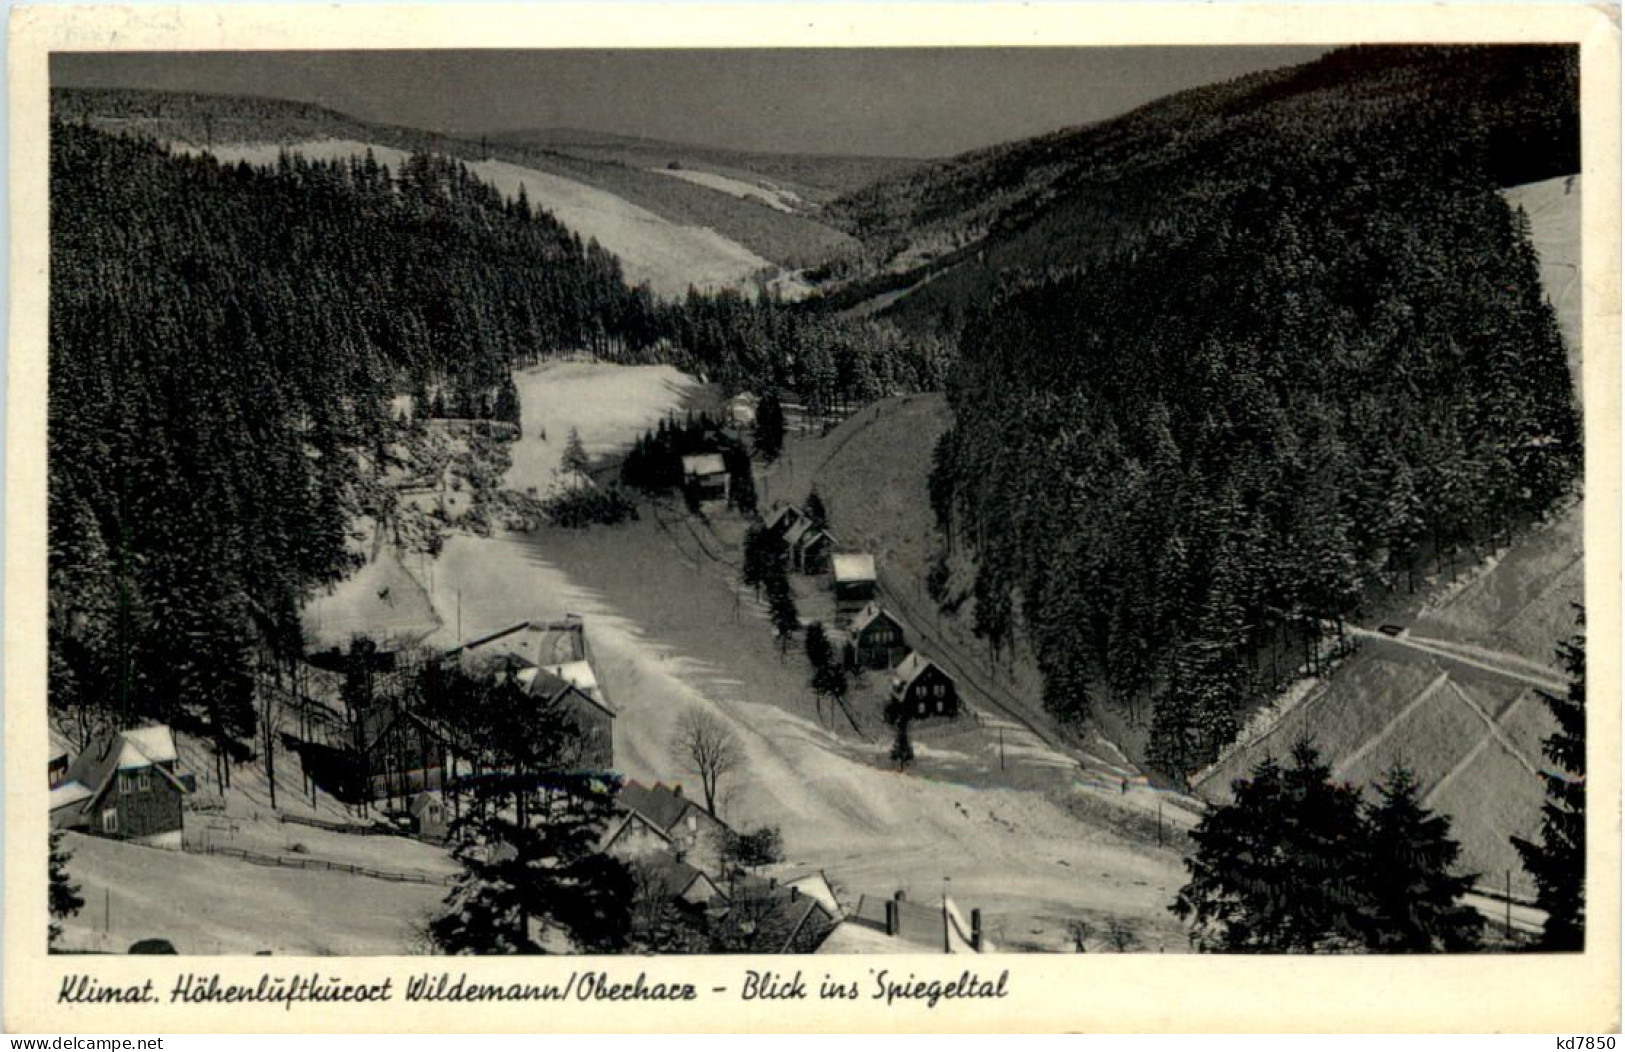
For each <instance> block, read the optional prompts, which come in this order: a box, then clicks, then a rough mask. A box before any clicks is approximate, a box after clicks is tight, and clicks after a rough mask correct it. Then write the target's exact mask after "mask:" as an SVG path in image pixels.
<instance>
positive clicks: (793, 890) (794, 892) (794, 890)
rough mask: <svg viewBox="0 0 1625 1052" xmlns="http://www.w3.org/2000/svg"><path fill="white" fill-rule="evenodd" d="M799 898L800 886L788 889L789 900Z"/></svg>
mask: <svg viewBox="0 0 1625 1052" xmlns="http://www.w3.org/2000/svg"><path fill="white" fill-rule="evenodd" d="M800 900H801V889H800V888H791V889H790V901H791V902H799V901H800Z"/></svg>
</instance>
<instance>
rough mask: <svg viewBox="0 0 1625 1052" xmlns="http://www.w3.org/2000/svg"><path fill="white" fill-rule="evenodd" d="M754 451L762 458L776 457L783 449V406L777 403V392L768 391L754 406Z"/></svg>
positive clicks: (770, 459) (772, 458)
mask: <svg viewBox="0 0 1625 1052" xmlns="http://www.w3.org/2000/svg"><path fill="white" fill-rule="evenodd" d="M754 441H756V452H759V454H762V459H764V460H769V462H773V460H777V459H778V454H780V452H783V449H785V406H783V405H780V403H778V395H777V393H772V392H769V393H767V395H765V397H764V398H762V400H760V402H759V403H757V406H756V439H754Z"/></svg>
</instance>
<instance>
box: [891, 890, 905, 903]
mask: <svg viewBox="0 0 1625 1052" xmlns="http://www.w3.org/2000/svg"><path fill="white" fill-rule="evenodd" d="M907 899H908V896H907V895H905V894H903V889H902V888H898V889H897V894H895V895H893V896H892V900H893V901H895V902H904V901H907Z"/></svg>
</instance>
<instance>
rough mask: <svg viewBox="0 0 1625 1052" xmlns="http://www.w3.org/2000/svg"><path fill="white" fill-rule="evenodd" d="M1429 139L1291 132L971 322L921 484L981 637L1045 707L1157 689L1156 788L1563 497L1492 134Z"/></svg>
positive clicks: (1576, 436) (1131, 701)
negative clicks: (1362, 627) (1036, 670)
mask: <svg viewBox="0 0 1625 1052" xmlns="http://www.w3.org/2000/svg"><path fill="white" fill-rule="evenodd" d="M1422 127H1424V124H1423V123H1422V122H1420V121H1413V120H1409V119H1407V118H1406V117H1405V115H1404V114H1403V113H1401V114H1397V115H1391V116H1390V119H1388V120H1386V121H1384V122H1364V121H1356V122H1350V123H1349V124H1348V125H1347V126H1343V127H1338V126H1336V125H1325V124H1310V123H1300V124H1292V123H1290V122H1286V121H1283V122H1282V123H1281V125H1280V127H1279V128H1277V129H1276V134H1277V135H1278V136H1279V139H1278V141H1277V142H1276V144H1275V145H1274V146H1273V147H1272V149H1271V150H1269V151H1268V152H1259V153H1257V154H1255V155H1254V156H1253V163H1252V164H1251V165H1250V166H1249V167H1248V168H1247V169H1245V170H1237V169H1229V170H1223V171H1215V172H1214V173H1213V174H1212V176H1211V177H1210V178H1206V179H1203V178H1195V177H1192V179H1191V183H1192V185H1190V187H1189V188H1188V189H1186V190H1184V191H1183V192H1182V193H1181V194H1180V195H1179V196H1178V197H1177V198H1176V199H1172V200H1169V201H1167V202H1165V210H1166V214H1168V215H1170V216H1174V217H1177V221H1169V222H1166V223H1163V224H1161V225H1160V226H1159V227H1158V228H1157V229H1155V230H1153V231H1151V232H1149V233H1147V234H1146V236H1144V237H1143V238H1142V239H1140V240H1139V241H1138V242H1137V243H1135V244H1133V245H1132V246H1125V247H1124V248H1123V249H1122V250H1120V251H1118V252H1115V253H1106V254H1103V255H1102V256H1100V257H1099V258H1098V259H1096V260H1095V261H1093V262H1091V263H1089V264H1087V265H1081V266H1078V267H1076V268H1073V269H1070V270H1068V271H1065V272H1061V273H1056V274H1053V275H1047V276H1043V277H1039V278H1034V279H1029V280H1027V281H1025V282H1022V283H1020V284H1019V285H1016V286H1015V287H1012V288H1009V289H1007V290H1006V292H1005V294H1004V295H1003V297H1002V298H1001V299H999V300H998V301H997V302H996V303H995V304H994V305H993V306H991V307H989V308H987V309H985V310H982V311H980V312H978V313H976V314H974V315H973V316H972V317H971V318H970V319H969V321H968V322H967V324H966V326H965V329H964V331H963V334H962V338H961V354H960V357H959V360H958V365H957V369H956V371H955V373H954V376H953V379H952V381H951V383H950V386H949V399H950V402H951V404H952V406H953V410H954V426H953V429H952V430H951V431H950V432H949V433H948V434H947V435H946V436H945V437H944V439H943V441H942V442H941V444H940V446H939V448H938V450H937V456H936V463H935V466H934V472H933V480H932V490H933V502H934V504H935V506H936V511H937V514H938V516H939V521H940V522H941V523H942V525H943V526H944V528H945V532H947V533H948V535H949V536H950V538H951V543H954V544H964V545H969V546H970V547H971V549H972V550H973V551H974V554H975V558H976V566H977V571H976V576H975V583H974V590H973V594H974V597H975V600H976V605H975V618H976V627H977V630H978V632H979V633H980V634H982V635H984V636H985V637H986V638H987V639H988V640H989V642H990V643H991V644H992V646H993V647H994V648H995V650H998V649H1001V648H1004V647H1007V646H1008V645H1009V644H1010V643H1011V642H1012V641H1013V639H1014V637H1015V634H1016V633H1017V632H1018V626H1020V628H1019V630H1020V631H1024V632H1025V633H1026V634H1027V636H1028V639H1027V640H1026V641H1027V642H1029V643H1030V644H1031V646H1032V648H1033V652H1034V653H1035V655H1036V657H1037V660H1038V662H1039V665H1040V667H1041V669H1042V671H1043V674H1044V680H1045V691H1046V698H1045V700H1046V703H1047V705H1048V706H1049V708H1050V709H1051V710H1052V711H1053V712H1054V713H1055V714H1057V715H1058V716H1060V717H1063V718H1081V717H1083V716H1085V715H1087V714H1088V712H1089V711H1090V708H1091V706H1092V705H1098V704H1102V703H1110V704H1119V705H1124V706H1125V707H1132V706H1134V705H1136V704H1137V703H1138V702H1139V701H1140V700H1142V699H1147V698H1149V699H1151V700H1152V701H1153V703H1154V709H1153V715H1152V717H1151V739H1150V743H1149V758H1150V760H1151V761H1152V762H1153V763H1154V764H1155V765H1157V766H1158V767H1159V768H1161V769H1162V770H1164V771H1165V772H1167V773H1169V774H1173V775H1176V776H1177V775H1184V774H1189V773H1190V772H1192V771H1194V770H1196V769H1197V768H1200V767H1202V766H1203V765H1205V764H1207V763H1208V762H1211V761H1212V760H1213V759H1214V758H1215V756H1216V755H1217V754H1218V752H1219V750H1220V749H1221V748H1223V747H1224V746H1225V745H1227V744H1228V743H1229V742H1230V741H1231V740H1232V739H1233V737H1234V736H1235V734H1236V731H1237V727H1238V719H1239V717H1240V716H1242V715H1244V713H1245V709H1246V706H1247V704H1248V703H1249V702H1255V701H1257V700H1261V699H1262V697H1264V696H1265V695H1267V694H1268V693H1270V692H1272V691H1273V689H1275V688H1277V687H1278V685H1279V683H1280V682H1281V680H1282V679H1283V675H1284V673H1285V672H1286V671H1287V670H1289V669H1291V668H1294V667H1297V666H1299V665H1301V664H1305V663H1307V664H1308V665H1309V666H1310V667H1311V668H1313V667H1315V665H1316V663H1317V662H1318V661H1320V660H1321V655H1322V650H1321V644H1322V643H1323V642H1327V641H1329V640H1331V639H1335V638H1336V636H1337V635H1338V634H1339V633H1340V632H1341V630H1342V626H1343V622H1344V620H1345V619H1346V618H1349V617H1350V616H1351V615H1353V614H1355V613H1356V612H1358V611H1359V610H1361V609H1362V606H1363V604H1365V603H1366V602H1367V601H1368V600H1369V599H1370V598H1371V597H1372V596H1373V595H1380V594H1383V593H1387V592H1392V591H1395V590H1398V589H1410V588H1414V587H1416V586H1417V584H1418V582H1419V579H1420V575H1421V574H1423V573H1424V572H1428V571H1431V570H1434V569H1436V568H1443V567H1444V566H1445V565H1446V564H1447V562H1448V561H1449V560H1453V559H1454V558H1455V554H1454V553H1455V552H1456V551H1457V550H1458V549H1460V550H1461V551H1462V552H1464V553H1465V552H1467V551H1468V550H1472V551H1476V552H1479V553H1482V552H1483V551H1484V550H1486V546H1487V545H1491V544H1492V543H1493V542H1496V541H1498V540H1504V539H1505V538H1506V537H1507V536H1508V535H1509V534H1510V532H1511V531H1513V530H1514V529H1516V528H1517V527H1518V526H1519V525H1520V524H1524V523H1527V522H1529V521H1530V520H1532V519H1534V518H1536V517H1538V516H1540V515H1542V514H1543V513H1544V512H1546V511H1547V510H1548V509H1550V508H1551V507H1552V505H1553V503H1554V502H1555V501H1557V500H1558V499H1559V498H1560V497H1561V496H1563V495H1564V494H1565V493H1566V492H1567V491H1568V490H1569V489H1570V487H1571V486H1572V485H1573V484H1574V482H1575V479H1576V475H1577V472H1578V469H1579V467H1580V464H1581V446H1580V443H1581V434H1580V426H1579V417H1578V411H1577V407H1576V401H1575V394H1574V388H1573V384H1572V381H1571V378H1570V374H1569V369H1568V365H1567V362H1566V359H1565V351H1564V347H1563V344H1562V342H1561V339H1560V337H1559V334H1558V331H1557V329H1556V326H1555V323H1554V319H1553V314H1552V311H1551V309H1550V307H1549V305H1548V304H1547V303H1546V302H1545V301H1544V299H1543V296H1542V292H1541V287H1540V285H1539V281H1538V272H1537V262H1536V258H1535V255H1534V252H1533V249H1532V248H1531V246H1530V244H1529V241H1528V236H1527V221H1526V219H1525V218H1524V217H1523V216H1521V215H1520V214H1515V213H1514V212H1513V211H1512V210H1511V209H1509V207H1508V206H1507V205H1506V203H1505V202H1504V201H1503V199H1502V198H1501V197H1500V195H1499V194H1498V193H1497V179H1496V178H1495V175H1494V172H1493V171H1492V168H1491V165H1490V163H1489V162H1490V160H1491V159H1492V156H1493V155H1492V154H1491V152H1490V151H1489V150H1487V149H1486V148H1485V145H1484V140H1482V139H1475V137H1473V136H1471V135H1466V136H1462V137H1461V138H1459V139H1457V140H1455V141H1449V142H1442V141H1440V140H1439V139H1437V138H1436V137H1428V136H1422V135H1419V134H1417V133H1418V132H1419V131H1420V130H1421V128H1422ZM1501 149H1502V150H1503V151H1504V149H1505V146H1504V144H1501ZM1187 174H1189V173H1187Z"/></svg>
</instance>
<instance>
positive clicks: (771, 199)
mask: <svg viewBox="0 0 1625 1052" xmlns="http://www.w3.org/2000/svg"><path fill="white" fill-rule="evenodd" d="M649 171H651V172H654V173H655V174H656V175H669V176H671V177H672V178H674V179H682V180H684V181H685V182H690V183H694V184H695V185H696V186H703V187H706V188H707V189H710V190H720V191H722V192H723V193H725V194H731V195H732V196H734V197H742V198H744V199H746V200H747V201H757V202H760V203H761V204H764V205H766V206H767V207H769V208H772V209H774V210H776V211H779V212H790V213H792V214H793V213H796V212H802V211H805V210H806V204H805V202H803V201H802V200H801V195H799V194H797V193H795V192H794V191H792V190H783V189H780V188H779V187H776V186H771V185H769V186H761V185H758V184H757V183H747V182H745V181H744V180H743V179H732V178H729V177H728V176H726V175H718V174H717V173H715V172H700V171H696V170H694V169H692V168H651V169H649Z"/></svg>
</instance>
